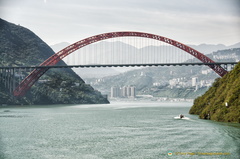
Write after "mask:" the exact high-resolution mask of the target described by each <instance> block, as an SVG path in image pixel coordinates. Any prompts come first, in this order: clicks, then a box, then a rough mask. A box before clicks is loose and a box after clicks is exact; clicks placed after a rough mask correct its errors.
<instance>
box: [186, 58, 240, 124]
mask: <svg viewBox="0 0 240 159" xmlns="http://www.w3.org/2000/svg"><path fill="white" fill-rule="evenodd" d="M239 77H240V62H239V63H238V65H236V66H235V68H234V69H233V70H232V71H231V72H230V73H228V74H226V75H225V76H224V77H223V78H221V79H220V78H218V79H216V81H215V82H214V83H213V85H212V87H211V88H210V89H209V90H208V91H207V92H206V93H205V94H204V95H202V96H200V97H198V98H197V99H195V100H194V105H193V106H192V108H191V109H190V111H189V113H190V114H197V115H199V117H200V118H202V119H210V120H215V121H222V122H237V123H240V78H239Z"/></svg>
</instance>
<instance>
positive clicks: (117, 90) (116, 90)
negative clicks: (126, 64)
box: [111, 87, 119, 98]
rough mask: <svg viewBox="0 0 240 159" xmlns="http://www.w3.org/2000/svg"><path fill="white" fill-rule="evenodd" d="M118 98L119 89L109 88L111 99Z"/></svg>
mask: <svg viewBox="0 0 240 159" xmlns="http://www.w3.org/2000/svg"><path fill="white" fill-rule="evenodd" d="M116 97H119V88H118V87H111V98H116Z"/></svg>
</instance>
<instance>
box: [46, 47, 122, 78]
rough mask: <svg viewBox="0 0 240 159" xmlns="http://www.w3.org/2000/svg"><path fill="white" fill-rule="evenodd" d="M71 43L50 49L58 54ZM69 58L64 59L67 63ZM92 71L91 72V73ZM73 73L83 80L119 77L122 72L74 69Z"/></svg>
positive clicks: (99, 69) (102, 69)
mask: <svg viewBox="0 0 240 159" xmlns="http://www.w3.org/2000/svg"><path fill="white" fill-rule="evenodd" d="M69 45H70V43H67V42H62V43H58V44H55V45H51V46H50V47H51V48H52V49H53V51H54V52H58V51H60V50H62V49H63V48H65V47H67V46H69ZM78 53H79V50H77V51H76V52H75V54H78ZM67 58H68V57H66V59H64V60H65V61H66V62H67V61H68V60H67ZM89 70H90V71H89ZM73 71H74V72H76V74H78V75H79V76H80V77H82V78H103V77H106V76H113V75H117V74H119V73H120V72H118V71H117V70H116V69H113V68H91V69H89V68H73Z"/></svg>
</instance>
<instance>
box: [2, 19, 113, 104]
mask: <svg viewBox="0 0 240 159" xmlns="http://www.w3.org/2000/svg"><path fill="white" fill-rule="evenodd" d="M0 39H1V41H0V65H1V66H31V65H34V66H35V65H39V64H40V63H42V62H43V61H44V60H46V59H47V58H48V57H50V56H51V55H53V54H54V52H53V50H52V49H51V48H50V47H49V46H48V45H47V44H46V43H45V42H43V41H42V40H41V39H40V38H39V37H38V36H37V35H35V34H34V33H33V32H31V31H30V30H28V29H27V28H24V27H22V26H19V25H15V24H12V23H9V22H7V21H5V20H3V19H0ZM58 64H60V65H66V64H65V63H64V62H63V61H60V62H59V63H58ZM30 71H31V70H18V72H17V73H16V76H15V77H16V78H17V80H16V83H15V84H16V85H17V84H18V82H20V81H21V80H22V79H23V78H24V77H26V76H27V75H28V74H29V73H30ZM8 92H9V91H8V89H7V88H5V85H4V83H3V81H2V80H1V82H0V104H9V105H10V104H12V105H16V104H85V103H108V101H107V99H106V98H105V97H103V96H102V95H101V93H100V92H98V91H96V90H94V89H93V88H92V87H91V86H89V85H87V84H85V83H84V81H83V80H82V79H81V78H80V77H79V76H78V75H77V74H76V73H75V72H73V71H72V70H71V69H51V70H48V71H47V72H46V73H45V74H44V75H43V76H42V77H41V78H40V80H39V81H38V82H37V83H35V84H34V85H33V87H32V88H31V89H30V90H29V91H28V92H27V94H26V96H24V97H23V98H13V97H12V96H11V95H10V94H9V93H8Z"/></svg>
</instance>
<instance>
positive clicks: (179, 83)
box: [169, 77, 214, 90]
mask: <svg viewBox="0 0 240 159" xmlns="http://www.w3.org/2000/svg"><path fill="white" fill-rule="evenodd" d="M213 82H214V80H213V79H212V80H199V79H198V77H192V78H191V80H186V78H185V77H183V78H174V79H171V80H169V86H170V87H171V88H174V87H177V88H180V87H181V88H185V87H195V89H196V90H198V88H202V87H210V86H211V85H212V83H213Z"/></svg>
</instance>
